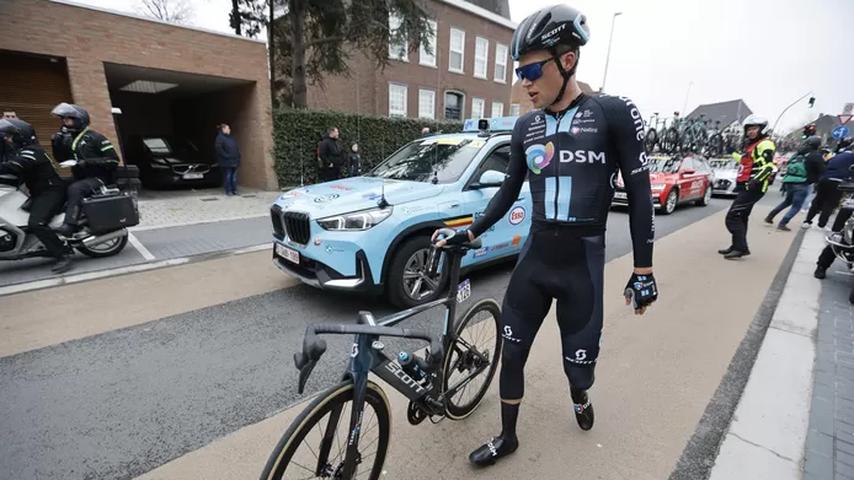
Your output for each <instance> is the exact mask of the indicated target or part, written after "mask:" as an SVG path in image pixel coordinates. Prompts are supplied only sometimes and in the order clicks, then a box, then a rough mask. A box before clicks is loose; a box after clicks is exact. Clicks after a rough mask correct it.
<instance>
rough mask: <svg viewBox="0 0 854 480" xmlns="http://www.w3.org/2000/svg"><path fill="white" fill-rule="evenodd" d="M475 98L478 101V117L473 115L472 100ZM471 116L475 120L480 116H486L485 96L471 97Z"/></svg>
mask: <svg viewBox="0 0 854 480" xmlns="http://www.w3.org/2000/svg"><path fill="white" fill-rule="evenodd" d="M476 100H479V101H480V116H479V117H475V116H474V102H475V101H476ZM471 118H474V119H475V120H479V119H481V118H487V117H486V99H485V98H482V97H471Z"/></svg>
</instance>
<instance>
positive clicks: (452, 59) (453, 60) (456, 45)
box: [448, 28, 466, 73]
mask: <svg viewBox="0 0 854 480" xmlns="http://www.w3.org/2000/svg"><path fill="white" fill-rule="evenodd" d="M450 43H451V47H450V52H451V53H450V54H449V55H448V70H449V71H451V72H456V73H463V62H465V48H466V32H464V31H462V30H457V29H456V28H452V29H451V42H450Z"/></svg>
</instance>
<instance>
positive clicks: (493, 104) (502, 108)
mask: <svg viewBox="0 0 854 480" xmlns="http://www.w3.org/2000/svg"><path fill="white" fill-rule="evenodd" d="M496 105H501V113H500V114H498V115H496V114H495V106H496ZM489 113H491V114H492V116H493V117H503V116H504V102H499V101H495V100H493V101H492V107H491V110H490V112H489Z"/></svg>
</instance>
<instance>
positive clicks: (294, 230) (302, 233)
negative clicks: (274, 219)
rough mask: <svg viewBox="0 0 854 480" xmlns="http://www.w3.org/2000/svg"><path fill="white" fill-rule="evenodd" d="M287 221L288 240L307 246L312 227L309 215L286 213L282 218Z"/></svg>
mask: <svg viewBox="0 0 854 480" xmlns="http://www.w3.org/2000/svg"><path fill="white" fill-rule="evenodd" d="M282 218H283V219H284V221H285V233H287V234H288V238H290V239H291V240H293V241H294V242H297V243H300V244H303V245H305V244H307V243H308V240H309V238H311V227H310V225H309V218H308V215H307V214H305V213H300V212H285V214H284V215H283V216H282Z"/></svg>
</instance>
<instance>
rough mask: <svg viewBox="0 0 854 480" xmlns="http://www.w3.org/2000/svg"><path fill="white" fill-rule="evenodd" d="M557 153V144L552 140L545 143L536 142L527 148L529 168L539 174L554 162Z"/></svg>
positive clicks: (526, 154)
mask: <svg viewBox="0 0 854 480" xmlns="http://www.w3.org/2000/svg"><path fill="white" fill-rule="evenodd" d="M554 154H555V146H554V144H553V143H552V142H549V143H547V144H545V145H540V144H538V143H537V144H534V145H531V146H530V147H528V148H527V150H525V157H526V158H527V162H528V168H529V169H530V170H531V171H532V172H534V173H535V174H537V175H539V174H540V173H541V172H542V171H543V169H544V168H546V167H548V166H549V164H550V163H551V162H552V157H554Z"/></svg>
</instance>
